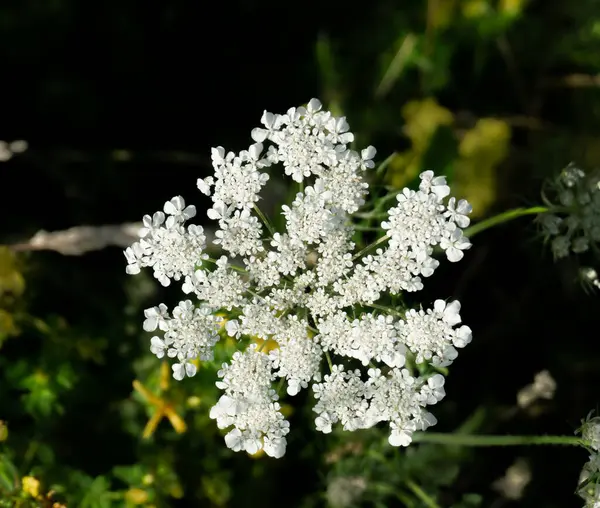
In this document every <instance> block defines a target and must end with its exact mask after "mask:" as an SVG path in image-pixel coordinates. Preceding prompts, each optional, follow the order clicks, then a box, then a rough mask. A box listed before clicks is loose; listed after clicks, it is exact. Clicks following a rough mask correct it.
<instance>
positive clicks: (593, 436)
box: [577, 413, 600, 508]
mask: <svg viewBox="0 0 600 508" xmlns="http://www.w3.org/2000/svg"><path fill="white" fill-rule="evenodd" d="M578 432H579V433H581V438H582V439H583V440H584V441H585V442H586V443H587V445H588V446H589V448H590V452H591V453H590V458H589V460H588V462H586V463H585V465H584V466H583V469H582V470H581V474H580V475H579V483H578V488H577V493H578V494H579V496H580V497H581V498H582V499H583V500H584V501H585V508H600V417H593V418H592V417H591V413H590V414H589V415H588V417H587V418H586V420H585V421H584V422H583V425H582V427H581V428H580V429H579V431H578Z"/></svg>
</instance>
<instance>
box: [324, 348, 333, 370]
mask: <svg viewBox="0 0 600 508" xmlns="http://www.w3.org/2000/svg"><path fill="white" fill-rule="evenodd" d="M325 358H327V365H329V371H330V372H333V363H331V356H329V351H325Z"/></svg>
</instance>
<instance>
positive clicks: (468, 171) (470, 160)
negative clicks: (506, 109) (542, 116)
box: [452, 118, 511, 218]
mask: <svg viewBox="0 0 600 508" xmlns="http://www.w3.org/2000/svg"><path fill="white" fill-rule="evenodd" d="M510 136H511V130H510V127H509V125H508V124H507V123H506V122H504V121H502V120H498V119H495V118H481V119H480V120H478V121H477V123H476V124H475V126H474V127H473V128H472V129H470V130H468V131H467V132H466V133H465V134H464V136H463V138H462V140H461V141H460V144H459V147H458V151H459V156H460V157H459V159H458V160H457V161H456V164H455V167H454V179H453V181H452V185H453V189H454V193H455V194H456V195H457V196H459V197H461V198H462V197H464V198H466V199H467V200H468V201H469V203H471V205H472V206H473V213H472V217H475V218H476V217H480V216H482V215H483V214H484V213H485V211H486V210H487V209H488V208H489V207H490V205H492V204H493V202H494V201H495V199H496V195H497V189H496V169H497V167H498V166H499V164H500V163H501V162H502V161H503V160H504V159H505V158H506V156H507V155H508V152H509V149H510Z"/></svg>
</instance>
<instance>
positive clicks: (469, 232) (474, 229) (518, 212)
mask: <svg viewBox="0 0 600 508" xmlns="http://www.w3.org/2000/svg"><path fill="white" fill-rule="evenodd" d="M549 211H550V208H548V207H547V206H532V207H531V208H515V209H514V210H508V211H507V212H503V213H500V214H498V215H494V216H493V217H490V218H489V219H485V220H482V221H481V222H478V223H477V224H475V225H473V226H471V227H470V228H467V229H465V231H464V233H465V236H467V237H472V236H474V235H476V234H477V233H481V232H482V231H485V230H486V229H490V228H493V227H494V226H498V225H500V224H504V223H505V222H508V221H511V220H513V219H518V218H519V217H523V216H525V215H539V214H541V213H547V212H549Z"/></svg>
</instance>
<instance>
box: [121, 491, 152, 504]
mask: <svg viewBox="0 0 600 508" xmlns="http://www.w3.org/2000/svg"><path fill="white" fill-rule="evenodd" d="M125 499H126V500H127V501H128V502H130V503H132V504H144V503H145V502H146V501H148V493H147V492H146V491H145V490H142V489H137V488H134V489H129V490H128V491H127V492H126V493H125Z"/></svg>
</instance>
